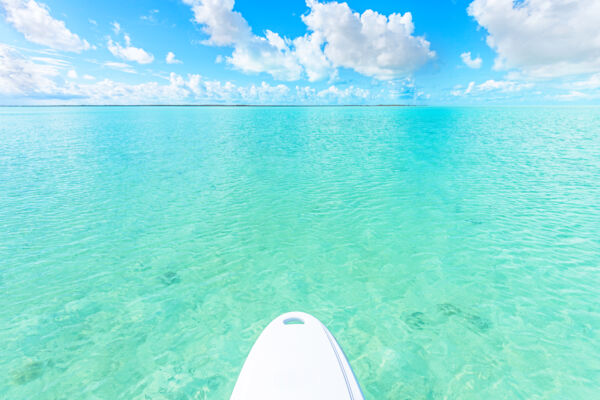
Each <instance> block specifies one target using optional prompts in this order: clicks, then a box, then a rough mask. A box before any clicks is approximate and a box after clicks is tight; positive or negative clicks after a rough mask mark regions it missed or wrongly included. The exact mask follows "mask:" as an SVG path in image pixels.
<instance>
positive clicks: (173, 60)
mask: <svg viewBox="0 0 600 400" xmlns="http://www.w3.org/2000/svg"><path fill="white" fill-rule="evenodd" d="M165 61H166V62H167V64H181V61H180V60H178V59H177V58H175V53H173V52H172V51H170V52H168V53H167V56H166V57H165Z"/></svg>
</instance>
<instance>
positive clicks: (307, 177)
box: [0, 107, 600, 399]
mask: <svg viewBox="0 0 600 400" xmlns="http://www.w3.org/2000/svg"><path fill="white" fill-rule="evenodd" d="M0 226H1V229H0V293H1V295H0V370H1V371H2V372H3V373H2V374H0V398H7V399H31V398H36V399H73V398H89V399H185V398H193V399H204V398H207V399H226V398H228V396H229V394H230V393H231V390H232V388H233V385H234V383H235V379H236V377H237V374H238V372H239V370H240V368H241V366H242V363H243V361H244V359H245V357H246V355H247V353H248V351H249V350H250V347H251V346H252V344H253V342H254V340H255V339H256V338H257V336H258V335H259V333H260V332H261V330H262V329H263V328H264V327H265V326H266V324H267V323H268V322H269V321H270V320H271V319H273V318H274V317H276V316H277V315H278V314H280V313H283V312H285V311H290V310H302V311H306V312H309V313H312V314H314V315H315V316H316V317H318V318H319V319H321V320H322V321H323V322H324V323H325V324H326V325H327V326H328V327H329V329H330V330H331V331H332V333H333V334H334V335H335V336H336V337H337V339H338V341H339V342H340V344H341V346H342V347H343V348H344V350H345V352H346V354H347V356H348V358H349V359H350V362H351V364H352V366H353V368H354V370H355V373H356V375H357V377H358V379H359V381H360V383H361V385H362V388H363V391H364V393H365V396H366V397H367V398H369V399H388V398H389V399H405V398H406V399H408V398H412V399H518V398H521V399H535V398H539V399H542V398H544V399H567V398H569V399H591V398H594V397H595V398H597V396H598V393H600V341H599V339H600V306H599V304H600V301H599V298H600V109H598V108H558V107H555V108H533V107H531V108H186V107H184V108H171V107H169V108H144V107H142V108H136V107H131V108H110V107H105V108H0Z"/></svg>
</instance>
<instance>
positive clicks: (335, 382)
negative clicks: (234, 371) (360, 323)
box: [231, 312, 363, 400]
mask: <svg viewBox="0 0 600 400" xmlns="http://www.w3.org/2000/svg"><path fill="white" fill-rule="evenodd" d="M231 400H363V395H362V392H361V390H360V386H359V385H358V382H357V381H356V378H355V377H354V373H353V372H352V368H350V364H349V363H348V360H347V359H346V356H345V355H344V352H343V351H342V349H341V348H340V346H339V345H338V343H337V342H336V340H335V338H334V337H333V335H332V334H331V333H330V332H329V330H327V328H326V327H325V325H323V324H322V323H321V322H320V321H319V320H318V319H316V318H315V317H313V316H311V315H309V314H306V313H302V312H291V313H286V314H283V315H280V316H279V317H277V318H275V320H273V322H271V323H270V324H269V325H268V326H267V327H266V328H265V330H264V331H263V332H262V333H261V335H260V336H259V338H258V339H257V340H256V343H255V344H254V346H253V347H252V349H251V350H250V354H249V355H248V358H247V359H246V362H245V363H244V366H243V367H242V371H241V372H240V375H239V377H238V380H237V382H236V384H235V388H234V389H233V394H232V395H231Z"/></svg>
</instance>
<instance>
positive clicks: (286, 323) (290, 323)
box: [283, 317, 304, 325]
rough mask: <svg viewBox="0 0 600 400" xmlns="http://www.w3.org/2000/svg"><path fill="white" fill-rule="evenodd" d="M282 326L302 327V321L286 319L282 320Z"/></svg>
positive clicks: (295, 318)
mask: <svg viewBox="0 0 600 400" xmlns="http://www.w3.org/2000/svg"><path fill="white" fill-rule="evenodd" d="M283 324H284V325H303V324H304V321H303V320H302V319H300V318H298V317H292V318H286V319H284V320H283Z"/></svg>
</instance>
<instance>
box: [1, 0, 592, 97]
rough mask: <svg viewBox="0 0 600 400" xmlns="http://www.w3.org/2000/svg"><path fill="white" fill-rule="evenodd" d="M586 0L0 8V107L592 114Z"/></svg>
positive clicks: (4, 1) (110, 0)
mask: <svg viewBox="0 0 600 400" xmlns="http://www.w3.org/2000/svg"><path fill="white" fill-rule="evenodd" d="M598 21H600V1H596V0H514V1H513V0H429V1H425V0H405V1H396V0H394V1H392V0H370V1H365V0H350V1H348V2H327V1H323V0H286V1H274V0H235V1H234V0H162V1H158V0H150V1H129V2H128V1H114V0H104V1H102V2H98V1H83V0H82V1H78V2H74V1H69V0H0V104H147V103H159V104H184V103H185V104H188V103H189V104H207V103H210V104H216V103H218V104H242V103H243V104H272V103H277V104H432V105H438V104H440V105H443V104H452V105H454V104H456V105H472V104H473V105H479V104H562V103H566V104H599V103H600V100H599V99H600V23H598Z"/></svg>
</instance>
